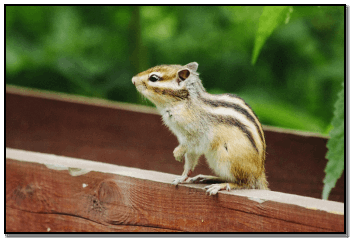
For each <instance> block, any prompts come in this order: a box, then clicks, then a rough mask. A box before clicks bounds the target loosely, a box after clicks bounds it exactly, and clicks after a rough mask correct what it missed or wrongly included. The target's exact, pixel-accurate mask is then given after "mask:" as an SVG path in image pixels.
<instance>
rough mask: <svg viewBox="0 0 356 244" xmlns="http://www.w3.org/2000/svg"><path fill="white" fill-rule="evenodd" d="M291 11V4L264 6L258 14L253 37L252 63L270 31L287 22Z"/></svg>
mask: <svg viewBox="0 0 356 244" xmlns="http://www.w3.org/2000/svg"><path fill="white" fill-rule="evenodd" d="M292 12H293V7H291V6H265V7H263V12H262V14H261V16H260V20H259V24H258V29H257V34H256V38H255V46H254V47H253V53H252V64H253V65H254V64H255V63H256V60H257V57H258V55H259V53H260V51H261V48H262V46H263V44H264V43H265V42H266V40H267V38H268V37H269V36H270V35H271V34H272V32H273V31H274V30H275V29H276V28H277V27H278V26H279V25H281V24H282V23H283V22H284V23H286V24H287V23H288V22H289V19H290V14H291V13H292Z"/></svg>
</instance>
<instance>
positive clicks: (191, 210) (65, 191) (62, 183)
mask: <svg viewBox="0 0 356 244" xmlns="http://www.w3.org/2000/svg"><path fill="white" fill-rule="evenodd" d="M42 158H43V159H44V161H46V162H49V163H52V164H53V163H54V162H51V160H53V158H51V157H49V156H44V157H42ZM70 160H71V159H70V158H68V159H65V161H66V162H67V161H70ZM30 161H36V160H33V159H30ZM42 161H43V160H42ZM62 161H63V160H62ZM55 164H60V162H59V161H58V160H57V161H56V162H55ZM94 164H95V162H94ZM143 173H144V175H149V174H150V172H149V171H143ZM163 176H164V177H165V180H163V181H161V182H157V181H154V180H149V179H143V178H141V177H140V174H138V173H137V174H136V173H131V176H125V175H120V174H118V173H115V174H111V173H103V172H95V171H92V172H89V173H86V174H84V175H80V176H71V175H70V174H69V173H68V171H67V170H55V169H50V168H48V167H46V166H45V165H43V164H41V163H35V162H34V163H30V162H21V161H18V160H14V159H10V158H7V159H6V232H8V233H9V232H17V231H26V232H27V231H36V232H47V231H59V232H61V231H65V232H70V231H81V232H86V231H91V232H98V231H99V232H100V231H124V232H131V231H140V232H142V231H144V232H147V231H198V232H206V231H207V232H344V215H340V214H333V213H330V212H326V211H321V210H318V209H312V208H310V209H308V208H305V207H301V206H297V205H293V204H286V203H282V202H278V200H274V201H273V200H269V201H259V200H257V201H256V199H255V200H254V199H250V198H248V197H244V196H239V195H236V194H234V193H233V192H231V193H225V192H220V193H218V194H217V195H216V196H209V195H206V194H205V191H204V190H203V189H202V186H200V185H195V186H194V187H192V186H189V185H186V186H184V185H180V186H178V187H175V186H173V185H171V184H170V183H169V182H167V179H168V180H169V178H170V177H174V175H167V176H166V175H165V174H163ZM151 178H152V176H151ZM165 181H166V182H165ZM83 184H85V185H83ZM84 186H85V187H84ZM252 191H255V192H256V191H257V192H258V191H259V190H252ZM235 192H236V191H235ZM265 192H268V191H265ZM272 193H273V192H272ZM299 198H301V197H299ZM317 201H319V202H321V203H322V202H323V201H321V200H317ZM337 204H340V203H337Z"/></svg>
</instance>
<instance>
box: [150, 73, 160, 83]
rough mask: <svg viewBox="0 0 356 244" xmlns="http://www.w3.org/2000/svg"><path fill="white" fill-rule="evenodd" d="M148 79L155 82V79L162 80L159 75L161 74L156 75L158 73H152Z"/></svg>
mask: <svg viewBox="0 0 356 244" xmlns="http://www.w3.org/2000/svg"><path fill="white" fill-rule="evenodd" d="M148 79H149V80H150V81H152V82H155V81H158V80H160V79H161V77H159V76H158V75H156V74H152V75H151V76H150V77H149V78H148Z"/></svg>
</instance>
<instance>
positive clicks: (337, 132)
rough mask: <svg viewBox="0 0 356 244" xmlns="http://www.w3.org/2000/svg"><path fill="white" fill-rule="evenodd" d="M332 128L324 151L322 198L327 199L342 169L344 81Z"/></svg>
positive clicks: (343, 156)
mask: <svg viewBox="0 0 356 244" xmlns="http://www.w3.org/2000/svg"><path fill="white" fill-rule="evenodd" d="M331 124H332V126H333V129H332V130H331V131H330V139H329V141H328V143H327V144H326V147H327V148H328V149H329V150H328V152H327V153H326V158H327V159H328V163H327V165H326V167H325V170H324V171H325V173H326V175H325V178H324V189H323V194H322V198H323V199H328V197H329V194H330V191H331V189H332V188H334V187H335V184H336V182H337V180H338V179H339V178H340V176H341V174H342V172H343V171H344V161H345V155H344V132H345V128H344V83H342V90H341V91H340V93H339V94H338V100H337V101H336V103H335V111H334V118H333V120H332V121H331Z"/></svg>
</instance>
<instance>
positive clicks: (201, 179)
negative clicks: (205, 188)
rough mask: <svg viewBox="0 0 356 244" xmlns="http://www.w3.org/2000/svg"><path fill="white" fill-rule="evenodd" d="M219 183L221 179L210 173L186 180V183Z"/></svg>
mask: <svg viewBox="0 0 356 244" xmlns="http://www.w3.org/2000/svg"><path fill="white" fill-rule="evenodd" d="M218 182H219V183H221V182H225V181H224V180H223V179H221V178H219V177H217V176H212V175H197V176H194V177H192V178H189V179H188V180H187V183H218Z"/></svg>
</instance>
